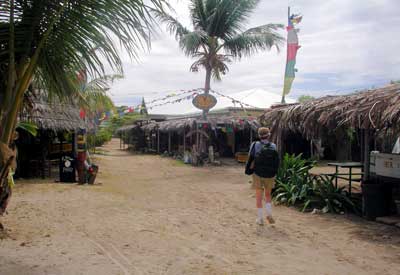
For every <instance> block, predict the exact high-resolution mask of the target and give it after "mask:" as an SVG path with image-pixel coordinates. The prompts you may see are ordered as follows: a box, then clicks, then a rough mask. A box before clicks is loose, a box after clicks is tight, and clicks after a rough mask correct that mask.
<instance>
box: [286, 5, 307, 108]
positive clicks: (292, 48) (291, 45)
mask: <svg viewBox="0 0 400 275" xmlns="http://www.w3.org/2000/svg"><path fill="white" fill-rule="evenodd" d="M302 18H303V17H302V16H301V15H298V14H292V15H290V7H289V8H288V26H287V28H286V30H287V32H288V36H287V57H286V58H287V59H286V69H285V82H284V85H283V95H282V103H284V99H285V95H287V94H289V93H290V89H291V88H292V83H293V80H294V78H295V73H296V72H297V69H296V68H295V66H296V55H297V50H298V49H299V48H300V46H299V38H298V36H297V33H298V31H299V30H298V29H295V28H294V26H295V25H296V24H298V23H300V22H301V19H302Z"/></svg>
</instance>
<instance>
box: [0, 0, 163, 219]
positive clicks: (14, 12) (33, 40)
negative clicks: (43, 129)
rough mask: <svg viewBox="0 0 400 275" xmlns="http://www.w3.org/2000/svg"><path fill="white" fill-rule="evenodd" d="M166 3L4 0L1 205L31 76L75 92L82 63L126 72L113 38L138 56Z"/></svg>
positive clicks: (93, 73) (55, 89)
mask: <svg viewBox="0 0 400 275" xmlns="http://www.w3.org/2000/svg"><path fill="white" fill-rule="evenodd" d="M164 5H165V0H129V1H126V0H4V1H0V126H1V127H0V208H1V204H2V202H1V198H2V197H4V196H2V190H4V189H3V188H1V187H2V186H3V185H4V184H6V183H4V182H5V181H6V180H4V179H5V177H7V174H8V170H9V169H8V167H9V160H7V158H6V156H8V155H10V154H9V153H10V152H9V150H8V149H7V146H8V145H9V144H10V142H11V139H12V134H13V131H14V129H15V126H16V124H17V115H18V112H19V110H20V109H21V107H22V104H23V98H24V94H25V92H26V91H27V89H28V87H29V86H30V84H31V82H32V79H33V78H35V80H38V81H39V82H41V83H43V86H44V87H46V90H47V91H48V92H49V93H50V94H57V95H59V96H61V97H68V96H69V97H70V96H73V95H74V92H75V91H76V89H77V87H76V83H74V81H73V77H71V76H74V75H76V69H75V68H81V67H80V66H81V64H85V68H84V69H85V70H86V71H87V73H88V75H89V76H90V77H91V78H92V79H94V78H96V77H98V76H100V75H103V74H104V66H105V64H109V66H111V67H112V68H113V69H115V71H117V72H118V73H120V72H122V62H121V59H120V57H119V54H118V48H117V47H116V45H115V43H114V41H113V39H112V38H114V37H116V38H117V39H118V40H119V42H120V45H121V46H122V47H124V48H125V50H126V51H127V52H128V53H129V54H130V55H131V56H132V57H133V58H136V57H137V52H138V50H139V49H141V48H147V47H148V45H149V32H150V30H151V24H152V22H153V19H152V16H151V15H150V11H152V10H153V9H156V10H159V13H162V9H163V6H164ZM93 49H95V50H93ZM0 210H1V209H0ZM0 212H1V211H0Z"/></svg>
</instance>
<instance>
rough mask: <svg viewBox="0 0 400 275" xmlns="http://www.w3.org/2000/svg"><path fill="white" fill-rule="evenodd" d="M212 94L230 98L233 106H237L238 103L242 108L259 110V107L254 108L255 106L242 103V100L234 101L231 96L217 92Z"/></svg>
mask: <svg viewBox="0 0 400 275" xmlns="http://www.w3.org/2000/svg"><path fill="white" fill-rule="evenodd" d="M210 92H212V93H214V94H216V95H219V96H222V97H225V98H228V99H229V100H231V101H232V103H233V104H236V103H237V104H239V105H240V106H241V107H242V108H244V107H243V106H247V107H250V108H257V107H255V106H253V105H250V104H247V103H244V102H242V101H240V100H237V99H234V98H233V97H230V96H227V95H224V94H221V93H220V92H217V91H214V90H210Z"/></svg>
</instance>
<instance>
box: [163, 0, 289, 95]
mask: <svg viewBox="0 0 400 275" xmlns="http://www.w3.org/2000/svg"><path fill="white" fill-rule="evenodd" d="M259 2H260V1H259V0H190V16H191V21H192V25H193V28H192V30H190V29H188V28H186V27H184V26H183V25H182V24H181V23H180V22H179V21H178V20H177V19H175V18H174V17H172V16H170V15H168V14H165V13H157V17H158V18H159V19H160V20H161V21H162V22H164V23H166V24H167V28H168V30H169V31H170V32H171V33H172V34H174V35H175V38H176V39H177V40H178V41H179V46H180V47H181V49H182V50H183V52H184V53H185V54H186V55H187V56H190V57H194V58H196V59H197V60H196V61H195V62H194V63H193V64H192V66H191V67H190V70H191V71H192V72H197V71H198V70H199V69H200V68H203V69H204V70H205V71H206V76H205V84H204V90H205V93H206V94H208V93H209V90H210V82H211V77H213V78H214V79H215V80H221V75H224V74H226V73H227V72H228V65H227V64H228V63H230V62H231V61H232V60H233V59H240V58H242V57H243V56H250V55H252V54H254V53H256V52H258V51H264V50H269V49H271V47H273V46H276V47H277V49H278V50H279V46H280V45H281V44H282V42H283V40H284V39H283V37H282V36H281V35H279V34H278V33H277V30H279V29H280V28H283V25H281V24H267V25H262V26H258V27H254V28H250V29H248V30H244V26H245V24H246V22H247V19H249V17H250V15H251V13H252V12H253V11H254V9H255V8H256V7H257V5H258V3H259Z"/></svg>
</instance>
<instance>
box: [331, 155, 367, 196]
mask: <svg viewBox="0 0 400 275" xmlns="http://www.w3.org/2000/svg"><path fill="white" fill-rule="evenodd" d="M328 166H335V173H334V174H331V175H332V176H333V177H334V178H335V186H336V188H337V186H338V179H344V180H347V181H348V182H349V196H351V183H352V182H353V181H355V182H360V181H361V179H362V178H361V176H362V175H363V174H362V173H353V168H362V167H363V164H362V163H361V162H330V163H328ZM339 167H340V168H347V169H349V172H348V173H339ZM353 176H360V177H359V178H358V177H357V178H354V177H353Z"/></svg>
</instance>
